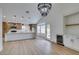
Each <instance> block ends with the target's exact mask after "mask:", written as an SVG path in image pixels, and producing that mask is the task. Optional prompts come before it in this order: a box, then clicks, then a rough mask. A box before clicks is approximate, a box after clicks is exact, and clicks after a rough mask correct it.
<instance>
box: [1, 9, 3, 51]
mask: <svg viewBox="0 0 79 59" xmlns="http://www.w3.org/2000/svg"><path fill="white" fill-rule="evenodd" d="M2 48H3V46H2V9H1V8H0V51H1V50H2Z"/></svg>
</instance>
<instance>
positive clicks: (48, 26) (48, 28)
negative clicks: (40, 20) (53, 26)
mask: <svg viewBox="0 0 79 59" xmlns="http://www.w3.org/2000/svg"><path fill="white" fill-rule="evenodd" d="M47 38H48V39H50V24H47Z"/></svg>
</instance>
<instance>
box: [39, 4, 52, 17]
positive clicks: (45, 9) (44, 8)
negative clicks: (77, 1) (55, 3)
mask: <svg viewBox="0 0 79 59" xmlns="http://www.w3.org/2000/svg"><path fill="white" fill-rule="evenodd" d="M51 7H52V4H51V3H39V4H38V10H39V11H40V13H41V15H42V16H47V15H48V13H49V10H50V9H51Z"/></svg>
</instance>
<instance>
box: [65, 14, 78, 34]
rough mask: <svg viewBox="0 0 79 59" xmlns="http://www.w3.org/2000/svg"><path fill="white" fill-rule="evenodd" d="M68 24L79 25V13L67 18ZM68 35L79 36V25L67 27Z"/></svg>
mask: <svg viewBox="0 0 79 59" xmlns="http://www.w3.org/2000/svg"><path fill="white" fill-rule="evenodd" d="M65 21H66V22H65V23H66V24H79V13H76V14H73V15H69V16H66V19H65ZM66 33H69V34H74V35H79V25H76V26H75V25H74V26H66Z"/></svg>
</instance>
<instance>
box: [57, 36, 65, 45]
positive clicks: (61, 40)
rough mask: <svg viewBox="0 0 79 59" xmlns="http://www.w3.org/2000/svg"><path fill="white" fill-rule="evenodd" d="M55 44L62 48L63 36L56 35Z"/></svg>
mask: <svg viewBox="0 0 79 59" xmlns="http://www.w3.org/2000/svg"><path fill="white" fill-rule="evenodd" d="M57 44H60V45H62V46H64V44H63V35H57Z"/></svg>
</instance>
